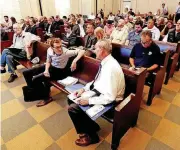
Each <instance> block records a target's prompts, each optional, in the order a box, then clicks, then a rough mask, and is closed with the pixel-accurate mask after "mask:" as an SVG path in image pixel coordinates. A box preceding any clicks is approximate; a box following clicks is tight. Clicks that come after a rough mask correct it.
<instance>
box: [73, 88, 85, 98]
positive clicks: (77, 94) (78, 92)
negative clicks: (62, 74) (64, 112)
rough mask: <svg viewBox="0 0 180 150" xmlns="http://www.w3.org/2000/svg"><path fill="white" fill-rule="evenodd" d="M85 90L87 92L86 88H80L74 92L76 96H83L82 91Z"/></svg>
mask: <svg viewBox="0 0 180 150" xmlns="http://www.w3.org/2000/svg"><path fill="white" fill-rule="evenodd" d="M84 92H85V90H84V89H79V90H77V91H75V93H74V94H75V96H76V97H80V96H81V94H82V93H84Z"/></svg>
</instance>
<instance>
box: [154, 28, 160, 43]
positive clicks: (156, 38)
mask: <svg viewBox="0 0 180 150" xmlns="http://www.w3.org/2000/svg"><path fill="white" fill-rule="evenodd" d="M159 38H160V31H159V29H157V30H155V38H154V40H157V41H159Z"/></svg>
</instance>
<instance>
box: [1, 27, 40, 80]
mask: <svg viewBox="0 0 180 150" xmlns="http://www.w3.org/2000/svg"><path fill="white" fill-rule="evenodd" d="M13 30H14V37H13V44H12V45H11V46H10V47H9V48H6V49H4V50H3V52H2V55H1V66H0V70H1V73H5V72H6V69H5V66H6V64H7V66H8V72H9V73H10V74H11V75H10V77H9V79H8V82H9V83H10V82H13V81H14V80H15V79H16V78H17V77H18V76H17V75H16V72H15V70H16V65H15V63H14V62H15V61H14V59H18V60H19V59H27V58H30V57H31V55H32V47H31V45H32V43H33V42H34V41H40V38H39V37H38V36H36V35H33V34H31V33H29V32H24V31H23V30H22V27H21V25H20V24H14V25H13Z"/></svg>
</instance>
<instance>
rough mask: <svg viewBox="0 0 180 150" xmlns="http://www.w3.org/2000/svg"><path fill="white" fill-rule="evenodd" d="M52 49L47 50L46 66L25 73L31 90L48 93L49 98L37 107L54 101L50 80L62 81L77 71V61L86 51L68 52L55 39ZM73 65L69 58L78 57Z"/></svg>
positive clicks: (58, 40)
mask: <svg viewBox="0 0 180 150" xmlns="http://www.w3.org/2000/svg"><path fill="white" fill-rule="evenodd" d="M50 45H51V47H49V48H48V50H47V60H46V65H42V66H40V67H35V68H32V69H28V70H26V71H24V72H23V75H24V78H25V80H26V83H27V85H28V87H29V88H34V89H37V90H39V92H42V91H46V93H47V95H46V96H47V97H46V98H45V99H44V100H42V101H40V102H39V103H38V104H37V107H41V106H44V105H46V104H48V103H50V102H51V101H52V98H51V97H50V83H49V81H50V80H62V79H64V78H66V77H67V76H69V75H70V72H71V71H74V70H75V69H76V63H77V61H78V60H79V59H80V58H81V57H82V56H83V55H84V50H79V49H77V50H68V49H66V48H64V47H62V43H61V40H60V39H58V38H55V39H53V40H52V41H51V43H50ZM76 55H77V57H76V58H75V59H74V60H73V62H72V64H71V70H70V66H69V65H68V64H69V58H71V57H73V56H76Z"/></svg>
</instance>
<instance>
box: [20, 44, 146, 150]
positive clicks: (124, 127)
mask: <svg viewBox="0 0 180 150" xmlns="http://www.w3.org/2000/svg"><path fill="white" fill-rule="evenodd" d="M48 47H49V45H47V44H44V43H41V42H37V45H36V54H37V56H39V57H40V58H41V59H42V61H41V62H42V63H43V61H44V58H45V56H46V54H45V53H46V52H47V49H48ZM19 63H21V64H22V65H24V66H25V67H26V68H31V67H32V63H31V62H30V61H28V60H27V61H26V63H25V61H24V62H23V61H19ZM99 63H100V62H99V61H98V60H96V59H93V58H90V57H86V56H84V57H83V58H81V60H80V61H79V62H78V66H77V69H76V70H75V71H74V72H73V73H72V76H73V77H76V78H78V79H79V82H80V83H82V84H86V83H87V82H90V81H92V80H93V79H94V78H95V76H96V74H97V72H98V68H99ZM127 68H128V67H127V66H126V65H123V66H122V69H123V72H124V74H125V82H126V89H125V98H124V99H125V100H124V101H121V103H120V104H118V105H117V106H116V108H115V112H114V117H113V118H108V117H107V116H106V115H104V116H103V118H105V119H106V120H108V121H109V122H111V123H113V134H112V147H113V149H115V148H117V147H118V146H119V140H120V139H121V138H122V137H123V135H124V134H125V133H126V132H127V131H128V129H129V128H130V127H134V126H135V125H136V123H137V119H138V114H139V109H140V104H141V100H142V94H143V87H144V82H145V76H146V69H145V68H141V69H140V70H138V71H130V70H129V69H127ZM51 84H52V85H53V86H55V87H56V88H58V89H59V90H61V91H63V92H65V93H67V94H69V92H68V91H67V90H65V87H64V86H63V85H61V84H59V83H58V82H57V81H51Z"/></svg>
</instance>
